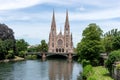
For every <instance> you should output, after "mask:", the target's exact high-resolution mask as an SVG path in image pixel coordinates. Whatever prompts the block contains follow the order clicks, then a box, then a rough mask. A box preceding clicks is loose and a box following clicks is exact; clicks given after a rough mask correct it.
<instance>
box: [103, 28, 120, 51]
mask: <svg viewBox="0 0 120 80" xmlns="http://www.w3.org/2000/svg"><path fill="white" fill-rule="evenodd" d="M103 43H104V44H103V45H104V47H105V51H106V52H107V53H110V52H111V51H113V50H118V49H120V31H118V30H117V29H112V30H110V31H108V32H106V33H105V34H104V42H103Z"/></svg>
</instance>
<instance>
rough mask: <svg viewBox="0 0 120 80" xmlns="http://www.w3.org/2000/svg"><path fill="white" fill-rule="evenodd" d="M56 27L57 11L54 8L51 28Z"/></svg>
mask: <svg viewBox="0 0 120 80" xmlns="http://www.w3.org/2000/svg"><path fill="white" fill-rule="evenodd" d="M53 28H54V29H56V22H55V13H54V9H53V16H52V24H51V29H53Z"/></svg>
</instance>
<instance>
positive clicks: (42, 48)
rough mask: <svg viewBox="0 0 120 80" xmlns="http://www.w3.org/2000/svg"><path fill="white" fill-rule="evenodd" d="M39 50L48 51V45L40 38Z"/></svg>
mask: <svg viewBox="0 0 120 80" xmlns="http://www.w3.org/2000/svg"><path fill="white" fill-rule="evenodd" d="M39 47H40V51H41V52H48V45H47V43H46V42H45V40H41V44H40V45H39Z"/></svg>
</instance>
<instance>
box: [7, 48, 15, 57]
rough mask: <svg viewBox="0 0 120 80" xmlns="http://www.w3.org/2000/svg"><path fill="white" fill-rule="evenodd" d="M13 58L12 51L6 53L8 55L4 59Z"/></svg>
mask: <svg viewBox="0 0 120 80" xmlns="http://www.w3.org/2000/svg"><path fill="white" fill-rule="evenodd" d="M13 58H14V53H13V50H10V51H8V54H7V55H6V59H13Z"/></svg>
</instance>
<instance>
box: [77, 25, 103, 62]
mask: <svg viewBox="0 0 120 80" xmlns="http://www.w3.org/2000/svg"><path fill="white" fill-rule="evenodd" d="M82 36H83V38H82V40H81V42H80V43H79V44H78V45H77V53H78V55H79V56H80V57H79V58H80V60H81V61H82V60H83V59H86V60H90V62H91V63H95V62H94V61H97V60H98V58H99V55H100V50H101V48H102V46H101V36H102V30H101V29H100V28H99V26H97V25H96V24H94V23H92V24H89V25H88V27H87V28H86V29H85V30H84V31H83V33H82Z"/></svg>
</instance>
